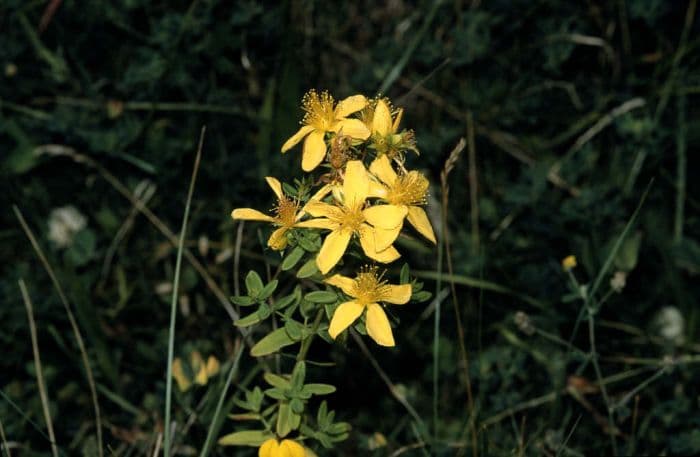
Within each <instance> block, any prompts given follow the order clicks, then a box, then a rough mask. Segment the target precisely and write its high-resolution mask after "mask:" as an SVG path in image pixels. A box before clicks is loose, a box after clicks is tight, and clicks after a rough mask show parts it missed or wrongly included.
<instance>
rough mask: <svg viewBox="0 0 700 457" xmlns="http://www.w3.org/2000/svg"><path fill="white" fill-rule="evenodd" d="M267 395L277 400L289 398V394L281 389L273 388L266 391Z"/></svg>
mask: <svg viewBox="0 0 700 457" xmlns="http://www.w3.org/2000/svg"><path fill="white" fill-rule="evenodd" d="M265 395H267V396H268V397H270V398H274V399H275V400H287V396H286V395H285V394H284V392H282V390H281V389H277V388H272V389H267V390H266V391H265Z"/></svg>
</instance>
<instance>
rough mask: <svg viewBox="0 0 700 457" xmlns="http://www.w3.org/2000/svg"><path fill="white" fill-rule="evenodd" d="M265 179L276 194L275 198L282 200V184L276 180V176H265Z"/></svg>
mask: <svg viewBox="0 0 700 457" xmlns="http://www.w3.org/2000/svg"><path fill="white" fill-rule="evenodd" d="M265 180H266V181H267V184H268V185H269V186H270V188H272V191H273V192H274V193H275V195H277V199H279V200H282V199H283V198H284V194H283V193H282V184H280V182H279V181H278V180H277V178H273V177H272V176H268V177H266V178H265Z"/></svg>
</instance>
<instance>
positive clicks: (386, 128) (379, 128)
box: [372, 99, 391, 136]
mask: <svg viewBox="0 0 700 457" xmlns="http://www.w3.org/2000/svg"><path fill="white" fill-rule="evenodd" d="M372 133H378V134H380V135H381V136H386V135H388V134H389V133H391V112H390V111H389V106H388V105H387V104H386V102H385V101H384V100H381V99H380V100H379V101H378V102H377V107H376V108H374V119H372Z"/></svg>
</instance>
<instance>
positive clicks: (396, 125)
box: [391, 108, 403, 132]
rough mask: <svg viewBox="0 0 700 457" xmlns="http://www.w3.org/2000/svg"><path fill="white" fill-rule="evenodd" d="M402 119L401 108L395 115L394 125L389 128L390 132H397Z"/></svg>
mask: <svg viewBox="0 0 700 457" xmlns="http://www.w3.org/2000/svg"><path fill="white" fill-rule="evenodd" d="M402 117H403V108H399V110H398V112H397V113H396V118H395V119H394V125H393V126H392V127H391V131H392V132H397V131H398V130H399V124H401V118H402Z"/></svg>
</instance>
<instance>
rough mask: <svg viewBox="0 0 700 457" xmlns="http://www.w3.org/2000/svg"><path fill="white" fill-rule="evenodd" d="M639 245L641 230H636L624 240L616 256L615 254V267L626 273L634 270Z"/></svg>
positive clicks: (640, 243)
mask: <svg viewBox="0 0 700 457" xmlns="http://www.w3.org/2000/svg"><path fill="white" fill-rule="evenodd" d="M641 245H642V232H636V233H635V234H634V235H630V237H629V238H627V239H626V240H624V241H623V243H622V246H621V247H620V250H619V251H618V253H617V256H615V268H617V269H618V270H622V271H624V272H628V273H629V272H630V271H632V270H634V267H636V266H637V260H638V259H639V248H640V247H641Z"/></svg>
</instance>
